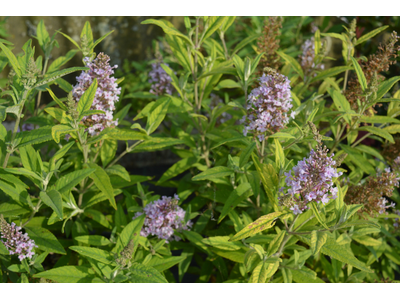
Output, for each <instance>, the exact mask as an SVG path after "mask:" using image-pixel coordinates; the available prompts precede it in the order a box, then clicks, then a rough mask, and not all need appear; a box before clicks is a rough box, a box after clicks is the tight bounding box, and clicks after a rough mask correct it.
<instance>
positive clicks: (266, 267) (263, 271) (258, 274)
mask: <svg viewBox="0 0 400 300" xmlns="http://www.w3.org/2000/svg"><path fill="white" fill-rule="evenodd" d="M278 268H279V262H276V263H267V262H266V261H261V262H260V263H259V264H258V265H257V266H256V267H255V268H254V270H253V273H252V274H251V277H250V281H249V282H250V283H265V282H266V281H267V278H270V277H271V276H272V275H274V274H275V272H276V271H277V270H278Z"/></svg>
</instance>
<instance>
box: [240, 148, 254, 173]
mask: <svg viewBox="0 0 400 300" xmlns="http://www.w3.org/2000/svg"><path fill="white" fill-rule="evenodd" d="M255 147H256V143H255V142H252V143H251V144H250V145H248V146H247V147H246V148H245V149H244V150H243V151H242V153H241V154H240V158H239V167H240V168H242V167H243V166H244V165H245V164H246V163H247V161H248V160H249V158H250V156H251V154H252V153H253V150H254V149H255Z"/></svg>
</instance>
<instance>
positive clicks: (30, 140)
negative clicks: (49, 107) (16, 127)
mask: <svg viewBox="0 0 400 300" xmlns="http://www.w3.org/2000/svg"><path fill="white" fill-rule="evenodd" d="M51 131H52V127H51V126H44V127H40V128H39V129H34V130H31V131H22V132H18V133H17V134H16V136H15V143H16V144H17V145H18V147H24V146H26V145H32V144H40V143H43V142H47V141H50V140H52V139H53V137H52V135H51Z"/></svg>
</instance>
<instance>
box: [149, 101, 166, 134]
mask: <svg viewBox="0 0 400 300" xmlns="http://www.w3.org/2000/svg"><path fill="white" fill-rule="evenodd" d="M170 102H171V98H165V101H163V102H162V103H161V104H160V105H158V106H157V107H156V108H155V109H154V110H153V111H152V112H151V113H150V116H149V117H148V119H147V124H146V131H147V134H151V133H153V132H154V131H155V130H156V129H157V128H158V126H159V125H160V124H161V122H162V121H163V120H164V118H165V115H166V114H167V112H168V106H169V104H170Z"/></svg>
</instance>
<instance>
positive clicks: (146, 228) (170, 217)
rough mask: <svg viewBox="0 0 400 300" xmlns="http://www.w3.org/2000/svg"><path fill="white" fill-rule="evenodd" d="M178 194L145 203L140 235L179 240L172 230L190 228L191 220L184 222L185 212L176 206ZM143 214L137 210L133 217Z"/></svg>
mask: <svg viewBox="0 0 400 300" xmlns="http://www.w3.org/2000/svg"><path fill="white" fill-rule="evenodd" d="M178 201H179V198H178V195H176V194H175V195H174V198H172V197H166V196H162V199H161V200H160V199H159V200H156V201H154V202H152V203H149V204H147V205H146V207H145V208H144V209H143V210H144V214H145V215H146V218H145V220H144V225H143V228H142V231H141V232H140V235H141V236H144V237H147V236H149V235H156V236H157V237H158V238H159V239H165V240H166V241H167V243H168V241H173V240H176V241H179V240H180V238H179V237H178V236H176V235H174V230H178V231H182V230H190V227H192V225H193V224H192V222H191V221H188V222H187V223H185V221H184V219H185V214H186V212H185V211H184V210H183V209H182V208H181V207H179V206H178ZM141 215H143V212H137V213H136V214H135V216H134V217H133V219H136V218H137V217H139V216H141Z"/></svg>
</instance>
